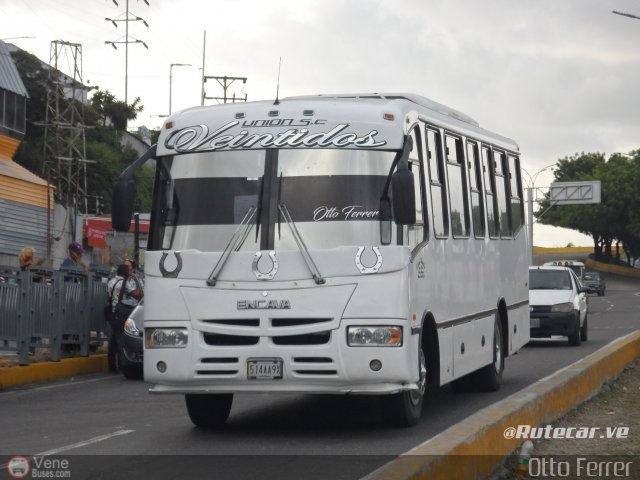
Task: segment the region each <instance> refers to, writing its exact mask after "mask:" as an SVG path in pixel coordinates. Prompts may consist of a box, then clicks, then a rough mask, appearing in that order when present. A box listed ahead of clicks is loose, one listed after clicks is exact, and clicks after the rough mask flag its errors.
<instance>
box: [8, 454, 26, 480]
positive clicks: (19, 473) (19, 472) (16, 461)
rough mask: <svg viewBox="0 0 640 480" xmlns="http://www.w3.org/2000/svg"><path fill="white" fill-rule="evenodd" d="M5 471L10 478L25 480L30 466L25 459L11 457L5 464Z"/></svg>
mask: <svg viewBox="0 0 640 480" xmlns="http://www.w3.org/2000/svg"><path fill="white" fill-rule="evenodd" d="M7 471H8V472H9V475H10V476H11V478H25V477H26V476H27V475H29V472H30V471H31V465H29V460H28V459H27V458H26V457H12V458H11V459H10V460H9V463H7Z"/></svg>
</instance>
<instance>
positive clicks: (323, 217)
mask: <svg viewBox="0 0 640 480" xmlns="http://www.w3.org/2000/svg"><path fill="white" fill-rule="evenodd" d="M149 158H154V159H155V160H156V165H157V166H156V179H155V188H154V194H153V208H152V212H151V226H150V228H151V230H150V234H149V245H148V251H147V253H146V257H145V272H146V291H145V307H144V308H145V311H144V339H145V347H144V377H145V380H146V381H147V382H151V383H152V384H154V386H153V387H152V388H151V392H153V393H174V394H184V395H185V398H186V406H187V409H188V413H189V416H190V418H191V420H192V421H193V423H194V424H195V425H198V426H207V427H214V426H217V425H220V424H222V423H224V422H225V421H226V420H227V418H228V416H229V413H230V409H231V404H232V400H233V395H234V394H236V393H264V392H299V393H318V394H369V395H382V396H384V398H383V399H382V401H383V404H385V406H386V408H385V413H384V414H385V416H387V417H388V418H389V419H390V420H391V421H393V422H394V424H396V425H404V426H408V425H412V424H415V423H416V422H417V421H418V420H419V418H420V414H421V409H422V403H423V397H424V394H425V388H426V386H427V385H435V386H439V385H445V384H447V383H451V382H454V386H465V388H468V386H469V385H474V386H475V387H478V388H479V389H481V390H496V389H497V388H499V386H500V383H501V378H502V372H503V368H504V359H505V357H507V356H509V355H512V354H514V353H515V352H517V351H518V349H520V347H522V346H523V345H524V344H526V343H527V342H528V341H529V309H528V286H527V282H528V248H529V247H528V237H527V235H526V232H525V231H524V228H523V218H524V215H523V201H522V186H521V176H520V158H519V150H518V146H517V145H516V143H514V142H513V141H512V140H509V139H507V138H505V137H502V136H500V135H496V134H494V133H491V132H489V131H487V130H484V129H482V128H480V127H479V126H478V124H477V123H476V122H475V121H474V120H472V119H471V118H469V117H467V116H466V115H464V114H462V113H460V112H457V111H455V110H453V109H451V108H448V107H446V106H444V105H441V104H438V103H436V102H433V101H431V100H429V99H427V98H424V97H421V96H417V95H409V94H396V95H381V94H370V95H341V96H303V97H293V98H286V99H283V100H280V101H277V100H276V101H275V102H273V101H269V102H267V101H261V102H250V103H235V104H226V105H218V106H208V107H198V108H192V109H188V110H184V111H182V112H179V113H176V114H174V115H173V116H171V117H170V118H168V119H167V121H166V123H165V124H164V126H163V128H162V131H161V134H160V137H159V140H158V143H157V145H156V146H153V147H152V148H151V149H150V150H149V151H148V152H147V153H146V154H145V155H144V156H143V157H141V158H140V159H139V160H138V161H137V162H135V163H134V164H132V165H131V166H130V167H129V168H128V169H127V170H126V171H125V172H123V174H122V175H121V176H120V178H119V179H118V182H117V183H116V186H115V187H114V199H113V201H114V203H113V205H114V208H113V216H114V218H113V221H114V225H115V226H116V228H122V229H128V228H129V218H130V217H131V213H132V207H131V205H132V204H133V201H132V200H133V195H134V180H133V177H132V175H133V172H134V171H135V170H136V169H137V168H138V167H139V166H140V165H142V164H143V163H145V162H146V161H147V160H148V159H149Z"/></svg>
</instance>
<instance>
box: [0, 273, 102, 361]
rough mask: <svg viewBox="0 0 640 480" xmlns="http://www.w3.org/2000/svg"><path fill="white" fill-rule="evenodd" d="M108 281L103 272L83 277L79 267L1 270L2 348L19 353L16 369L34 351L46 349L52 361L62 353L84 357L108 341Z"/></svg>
mask: <svg viewBox="0 0 640 480" xmlns="http://www.w3.org/2000/svg"><path fill="white" fill-rule="evenodd" d="M107 280H108V271H106V270H103V271H101V270H98V269H93V270H92V271H90V272H89V275H87V276H86V277H85V276H84V275H83V274H82V270H81V269H80V268H65V269H61V270H51V269H47V268H38V269H33V270H32V271H29V272H21V271H16V269H15V268H13V267H3V266H0V349H1V350H5V351H15V352H17V356H18V360H19V363H20V365H27V364H29V355H30V353H34V352H35V349H36V348H43V349H48V350H49V353H50V358H51V360H54V361H58V360H60V358H61V356H62V353H63V352H66V353H79V354H80V355H82V356H88V355H89V352H90V351H91V350H93V349H95V348H97V347H98V346H100V345H102V344H103V343H104V341H105V340H106V339H107V334H106V331H107V324H106V322H105V321H104V314H103V307H104V305H105V303H106V297H107V293H106V292H107Z"/></svg>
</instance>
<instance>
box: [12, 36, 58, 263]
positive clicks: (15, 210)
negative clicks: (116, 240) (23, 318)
mask: <svg viewBox="0 0 640 480" xmlns="http://www.w3.org/2000/svg"><path fill="white" fill-rule="evenodd" d="M28 98H29V95H28V93H27V90H26V88H25V86H24V83H23V82H22V79H21V78H20V75H19V73H18V69H17V68H16V66H15V64H14V62H13V59H12V58H11V55H10V53H9V49H8V48H7V45H6V44H5V43H4V42H2V41H1V40H0V265H12V266H17V256H18V253H19V252H20V250H21V249H22V248H23V247H25V246H27V245H28V246H32V247H34V248H35V249H36V254H37V256H38V257H46V256H47V254H48V251H49V249H50V245H48V242H49V231H50V228H51V218H52V217H51V215H52V210H53V207H54V201H53V189H52V187H50V186H49V185H48V183H47V182H46V181H45V180H43V179H42V178H40V177H38V176H37V175H35V174H34V173H32V172H30V171H29V170H27V169H26V168H24V167H22V166H20V165H18V164H17V163H16V162H14V161H13V157H14V155H15V153H16V151H17V150H18V147H19V146H20V142H21V141H22V139H23V138H24V134H25V131H26V105H27V99H28Z"/></svg>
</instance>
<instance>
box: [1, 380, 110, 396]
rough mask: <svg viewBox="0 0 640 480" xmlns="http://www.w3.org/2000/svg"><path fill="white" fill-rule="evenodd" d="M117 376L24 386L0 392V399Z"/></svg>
mask: <svg viewBox="0 0 640 480" xmlns="http://www.w3.org/2000/svg"><path fill="white" fill-rule="evenodd" d="M117 379H118V377H113V376H108V377H103V378H92V379H91V380H80V381H68V382H64V383H56V384H55V385H44V386H42V387H33V388H24V389H19V390H10V391H8V392H0V399H2V397H8V396H11V395H20V394H22V395H25V394H27V393H31V392H42V391H43V390H52V389H54V388H60V387H69V386H73V385H82V384H85V383H94V382H102V381H104V380H117Z"/></svg>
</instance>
